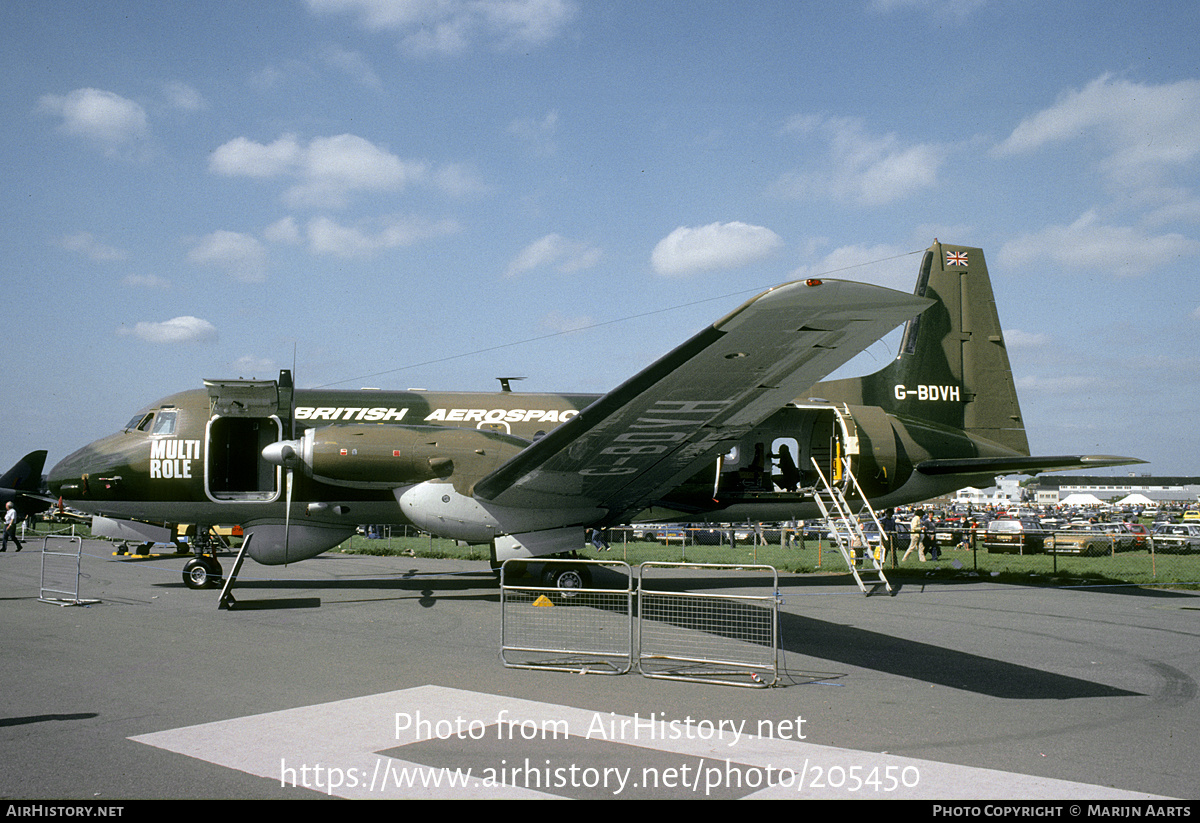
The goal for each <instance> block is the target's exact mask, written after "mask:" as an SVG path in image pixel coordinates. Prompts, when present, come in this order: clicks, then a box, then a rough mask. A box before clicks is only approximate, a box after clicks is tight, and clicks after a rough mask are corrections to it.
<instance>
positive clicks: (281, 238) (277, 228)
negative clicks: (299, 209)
mask: <svg viewBox="0 0 1200 823" xmlns="http://www.w3.org/2000/svg"><path fill="white" fill-rule="evenodd" d="M263 237H265V238H266V239H267V240H269V241H270V242H272V243H283V244H285V245H288V246H295V245H297V244H299V243H301V242H303V240H304V238H303V237H301V235H300V227H299V226H297V225H296V219H295V218H294V217H290V216H289V217H284V218H282V219H280V220H276V221H275V222H274V223H272V224H271V225H269V226H267V227H266V228H265V229H263Z"/></svg>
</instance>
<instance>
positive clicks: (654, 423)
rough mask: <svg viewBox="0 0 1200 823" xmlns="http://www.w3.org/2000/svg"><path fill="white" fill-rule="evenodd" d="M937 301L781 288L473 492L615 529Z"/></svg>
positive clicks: (809, 284)
mask: <svg viewBox="0 0 1200 823" xmlns="http://www.w3.org/2000/svg"><path fill="white" fill-rule="evenodd" d="M932 302H933V301H931V300H927V299H925V298H921V297H915V296H913V295H910V294H903V293H901V292H897V291H893V290H891V289H885V288H883V287H881V286H871V285H867V284H864V283H852V282H849V281H843V280H823V281H821V280H803V281H796V282H793V283H787V284H784V285H782V286H777V287H775V288H773V289H771V290H769V291H766V292H764V293H762V294H760V295H758V296H757V297H755V298H754V299H752V300H750V301H748V302H747V303H745V304H744V305H742V306H741V307H740V308H738V309H737V310H736V311H734V312H732V313H731V314H729V315H727V316H726V317H724V318H723V319H721V320H719V321H717V322H716V323H714V324H713V325H712V326H710V327H708V328H707V329H705V330H704V331H702V332H700V333H699V334H698V335H696V336H695V337H693V338H692V339H691V340H689V341H688V342H686V343H684V344H683V345H682V346H680V347H679V348H677V349H675V350H674V351H672V352H670V353H669V354H667V355H666V356H665V357H663V358H662V359H660V360H659V361H658V362H656V363H654V364H653V365H651V366H650V367H648V368H646V369H645V370H643V371H642V372H640V373H639V374H637V375H635V376H634V377H632V378H630V379H629V380H628V381H626V382H625V383H624V384H622V385H621V386H620V387H618V388H616V389H614V390H613V391H611V392H609V393H608V394H606V395H605V396H604V397H602V398H600V399H599V400H597V401H596V402H595V403H593V404H592V405H591V406H589V407H588V408H587V409H585V410H584V411H582V412H581V413H580V414H579V415H578V416H576V417H575V418H573V419H571V420H570V421H568V422H567V423H564V424H563V425H561V426H559V427H558V428H557V429H555V430H553V431H552V432H550V433H549V434H548V435H547V436H546V437H544V438H542V439H541V440H539V441H537V442H536V443H534V444H533V445H531V446H530V447H529V448H527V449H525V450H524V451H522V452H521V453H520V454H518V455H517V456H516V457H514V458H513V459H511V460H509V461H508V462H507V463H505V464H504V465H503V466H501V467H500V468H499V469H497V470H496V471H494V472H492V473H491V474H490V475H488V476H487V477H485V478H483V479H482V480H480V481H479V482H477V483H476V484H475V486H474V488H473V493H474V496H475V497H476V498H477V499H479V500H481V501H483V502H484V503H485V504H486V503H494V504H496V505H499V506H506V507H515V508H562V507H568V508H577V507H579V506H581V505H583V506H598V507H601V508H604V509H606V510H607V511H608V513H609V516H608V520H609V521H611V522H616V521H618V520H620V519H621V518H622V517H624V516H627V515H629V514H631V513H633V512H636V511H638V510H639V509H641V508H643V507H644V506H645V505H646V504H647V503H648V502H649V501H652V500H654V499H656V498H657V497H659V496H661V495H662V494H663V493H665V492H666V491H668V490H670V489H672V488H674V487H675V486H676V485H678V484H679V483H681V482H683V481H684V480H686V479H687V478H689V477H691V476H692V475H694V474H695V473H696V472H697V471H699V470H700V469H701V468H702V467H703V466H704V464H705V463H708V462H711V461H714V460H715V459H716V456H717V455H719V454H722V453H724V452H725V451H727V450H728V449H729V447H730V445H731V444H732V443H733V442H734V441H736V440H738V439H739V438H741V437H742V436H743V435H744V434H745V433H746V432H748V431H750V430H751V429H753V428H754V427H755V426H757V425H758V424H759V423H761V422H762V421H763V420H765V419H766V418H767V417H768V416H769V415H771V414H772V413H773V412H775V411H777V410H778V409H780V408H782V407H783V406H785V405H786V404H787V403H789V402H790V401H792V400H793V399H795V398H796V397H797V396H799V395H800V393H801V392H803V391H804V390H806V389H808V388H809V387H810V386H812V385H813V384H814V383H816V382H818V381H819V380H821V379H822V378H824V377H826V376H827V375H828V374H829V373H830V372H832V371H833V370H834V369H836V368H838V367H839V366H841V365H842V364H843V363H845V362H846V361H847V360H849V359H850V358H852V357H853V356H854V355H856V354H858V353H859V352H861V351H862V350H864V349H865V348H867V346H869V345H871V344H872V343H874V342H875V341H876V340H878V339H879V338H880V337H882V336H883V335H884V334H886V333H887V332H888V331H890V330H891V329H893V328H895V327H896V326H898V325H900V324H901V323H903V322H904V321H906V320H908V319H909V318H910V317H912V316H913V315H915V314H917V313H919V312H921V311H923V310H924V309H925V308H927V307H928V306H929V305H930V304H931V303H932Z"/></svg>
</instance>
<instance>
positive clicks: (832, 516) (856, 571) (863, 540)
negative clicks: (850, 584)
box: [812, 459, 894, 596]
mask: <svg viewBox="0 0 1200 823" xmlns="http://www.w3.org/2000/svg"><path fill="white" fill-rule="evenodd" d="M812 463H813V466H814V467H815V468H816V470H817V476H818V477H819V478H820V480H821V482H820V484H818V485H816V486H814V487H813V490H812V495H813V498H814V499H815V500H816V501H817V507H818V508H819V509H820V510H821V514H822V515H823V516H824V518H825V523H826V525H828V526H829V532H830V534H832V535H833V539H834V543H836V544H837V547H838V551H840V552H841V553H842V557H843V558H845V560H846V565H847V566H848V567H849V568H850V574H852V575H854V582H855V583H857V584H858V588H859V591H861V592H862V593H863V594H864V595H867V596H870V595H871V593H872V592H874V591H875V590H876V589H878V588H879V587H880V586H883V587H884V588H885V589H886V590H887V593H888V594H894V591H893V590H892V584H891V583H889V582H888V579H887V577H886V576H885V575H884V573H883V561H884V557H885V554H884V552H885V546H886V543H885V542H884V541H886V540H887V537H888V536H887V535H885V534H884V532H883V525H882V524H881V523H880V522H879V516H878V515H876V514H875V510H874V509H872V508H871V503H870V501H868V500H867V496H866V495H865V494H863V491H862V487H861V486H859V485H858V479H857V478H856V477H855V476H854V473H853V472H851V471H850V461H848V460H845V459H843V460H842V476H843V477H845V478H848V479H849V481H850V483H852V484H853V485H854V488H855V490H856V491H857V492H858V497H859V499H860V500H862V501H863V508H862V511H860V512H859V514H858V515H855V514H854V512H852V511H851V509H850V504H849V503H848V502H847V501H846V496H845V495H844V494H843V493H842V489H841V488H840V487H839V486H835V485H833V484H831V483H830V482H829V481H828V480H827V479H826V477H825V473H824V472H823V471H821V465H820V464H819V463H818V462H817V461H816V460H815V459H814V460H813V461H812ZM866 513H869V514H870V516H871V519H872V520H873V521H875V526H876V528H878V529H879V549H878V551H872V550H871V544H870V542H869V541H868V540H867V535H866V533H865V532H863V528H862V523H861V521H860V520H859V516H861V515H862V514H866ZM858 561H861V564H862V565H861V568H860V566H859V562H858ZM867 586H870V587H871V589H870V591H868V590H867Z"/></svg>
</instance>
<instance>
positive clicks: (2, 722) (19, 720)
mask: <svg viewBox="0 0 1200 823" xmlns="http://www.w3.org/2000/svg"><path fill="white" fill-rule="evenodd" d="M99 716H100V715H98V714H97V713H96V712H76V713H74V714H29V715H25V716H24V717H0V728H4V727H6V726H28V725H29V724H31V723H48V722H50V721H52V720H91V719H92V718H93V717H99Z"/></svg>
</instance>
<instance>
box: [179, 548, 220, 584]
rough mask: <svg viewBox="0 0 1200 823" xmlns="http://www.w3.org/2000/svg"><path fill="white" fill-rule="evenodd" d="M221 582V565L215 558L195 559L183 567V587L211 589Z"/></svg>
mask: <svg viewBox="0 0 1200 823" xmlns="http://www.w3.org/2000/svg"><path fill="white" fill-rule="evenodd" d="M220 582H221V564H220V563H218V562H217V560H216V558H213V557H203V556H202V557H193V558H192V559H191V560H189V561H188V562H187V563H185V564H184V565H183V585H185V586H187V587H188V588H189V589H211V588H214V587H215V586H217V585H218V584H219V583H220Z"/></svg>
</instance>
